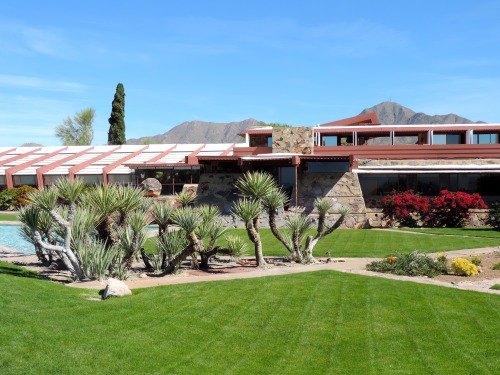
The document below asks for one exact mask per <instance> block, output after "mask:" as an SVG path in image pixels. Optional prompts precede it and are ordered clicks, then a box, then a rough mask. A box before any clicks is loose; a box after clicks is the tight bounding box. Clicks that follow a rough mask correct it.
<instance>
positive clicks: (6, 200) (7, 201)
mask: <svg viewBox="0 0 500 375" xmlns="http://www.w3.org/2000/svg"><path fill="white" fill-rule="evenodd" d="M15 199H16V191H15V189H5V190H2V192H0V210H6V211H12V210H14V209H15V207H14V203H13V202H14V200H15Z"/></svg>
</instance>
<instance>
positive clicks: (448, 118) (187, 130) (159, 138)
mask: <svg viewBox="0 0 500 375" xmlns="http://www.w3.org/2000/svg"><path fill="white" fill-rule="evenodd" d="M368 112H375V113H376V114H377V116H378V118H379V120H380V122H381V123H382V124H384V125H395V124H399V125H405V124H409V125H411V124H471V123H473V121H471V120H469V119H466V118H464V117H461V116H458V115H455V114H448V115H433V116H432V115H427V114H425V113H422V112H419V113H417V112H415V111H412V110H411V109H409V108H406V107H403V106H402V105H401V104H398V103H393V102H382V103H380V104H377V105H376V106H373V107H370V108H366V109H364V110H363V111H362V112H361V114H365V113H368ZM332 117H333V115H332ZM325 120H338V119H336V118H332V119H325ZM477 123H482V121H478V122H477ZM261 124H263V123H262V122H261V121H258V120H255V119H248V120H244V121H240V122H230V123H218V122H204V121H187V122H183V123H182V124H180V125H177V126H176V127H174V128H172V129H170V130H169V131H167V132H165V133H163V134H158V135H151V136H145V137H141V138H131V139H128V140H127V144H130V145H137V144H144V143H231V142H242V141H243V139H242V138H241V137H240V136H238V133H241V132H243V130H245V129H248V128H251V127H253V126H260V125H261Z"/></svg>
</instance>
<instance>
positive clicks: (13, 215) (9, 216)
mask: <svg viewBox="0 0 500 375" xmlns="http://www.w3.org/2000/svg"><path fill="white" fill-rule="evenodd" d="M0 220H2V221H17V220H18V219H17V213H11V214H0Z"/></svg>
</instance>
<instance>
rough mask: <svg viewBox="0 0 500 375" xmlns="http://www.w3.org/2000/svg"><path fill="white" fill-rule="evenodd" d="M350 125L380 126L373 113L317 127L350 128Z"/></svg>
mask: <svg viewBox="0 0 500 375" xmlns="http://www.w3.org/2000/svg"><path fill="white" fill-rule="evenodd" d="M351 125H380V121H379V120H378V117H377V114H376V113H375V112H369V113H364V114H361V115H357V116H354V117H348V118H344V119H342V120H337V121H332V122H327V123H326V124H322V125H319V126H351Z"/></svg>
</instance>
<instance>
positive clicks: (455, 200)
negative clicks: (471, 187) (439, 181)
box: [424, 190, 488, 228]
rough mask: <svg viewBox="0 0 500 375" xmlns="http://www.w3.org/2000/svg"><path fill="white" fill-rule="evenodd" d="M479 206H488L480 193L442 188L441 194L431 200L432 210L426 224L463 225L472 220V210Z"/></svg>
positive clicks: (437, 225)
mask: <svg viewBox="0 0 500 375" xmlns="http://www.w3.org/2000/svg"><path fill="white" fill-rule="evenodd" d="M477 208H488V206H487V205H486V204H485V203H484V201H483V199H482V198H481V196H480V195H479V194H477V193H474V194H468V193H465V192H463V191H457V192H451V191H448V190H441V191H440V192H439V196H437V197H435V198H433V199H432V200H431V204H430V210H429V212H428V214H427V216H426V217H425V218H424V219H425V224H426V225H427V226H433V227H452V228H458V227H462V226H463V225H464V224H465V223H467V222H468V221H469V220H470V210H471V209H477Z"/></svg>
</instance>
